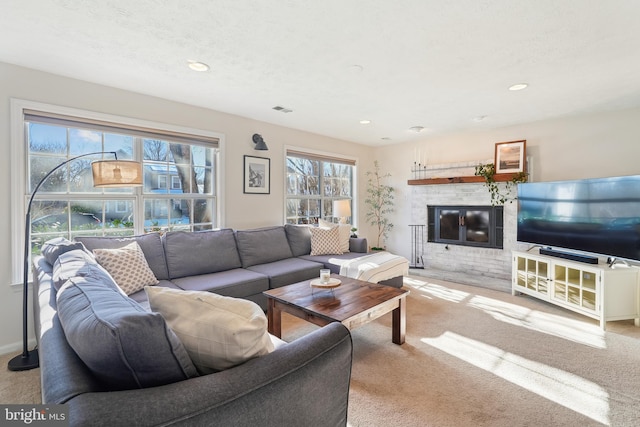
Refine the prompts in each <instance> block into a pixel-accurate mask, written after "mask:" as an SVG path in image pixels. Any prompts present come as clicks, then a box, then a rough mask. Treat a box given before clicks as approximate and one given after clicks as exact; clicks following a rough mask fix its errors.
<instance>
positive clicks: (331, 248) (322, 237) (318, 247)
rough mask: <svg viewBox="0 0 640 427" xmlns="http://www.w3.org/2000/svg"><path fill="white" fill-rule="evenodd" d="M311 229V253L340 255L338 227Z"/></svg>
mask: <svg viewBox="0 0 640 427" xmlns="http://www.w3.org/2000/svg"><path fill="white" fill-rule="evenodd" d="M309 230H310V231H311V255H340V254H341V253H342V249H341V248H340V234H339V231H338V227H336V226H334V227H331V228H320V227H313V228H310V229H309Z"/></svg>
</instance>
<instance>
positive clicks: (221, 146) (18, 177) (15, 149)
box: [10, 98, 226, 286]
mask: <svg viewBox="0 0 640 427" xmlns="http://www.w3.org/2000/svg"><path fill="white" fill-rule="evenodd" d="M25 110H27V111H28V110H35V111H40V112H43V113H49V114H58V115H64V116H69V117H77V118H78V119H79V120H95V121H103V122H112V123H117V124H121V125H122V126H131V127H138V128H147V129H155V130H158V131H164V132H169V133H181V134H187V135H193V136H195V137H197V136H202V137H203V138H207V139H209V138H213V139H217V140H218V147H217V148H218V153H217V157H216V165H215V171H216V173H215V174H214V177H213V179H214V183H213V185H214V191H215V199H216V218H217V221H216V222H215V223H214V224H213V227H214V228H221V227H224V224H225V218H224V212H225V209H224V208H223V204H224V200H225V194H224V186H222V185H221V182H222V181H223V179H222V178H223V177H224V176H225V166H224V165H225V151H226V150H225V135H224V134H222V133H218V132H212V131H207V130H203V129H195V128H188V127H183V126H176V125H170V124H166V123H160V122H155V121H149V120H142V119H134V118H130V117H125V116H118V115H115V114H106V113H98V112H94V111H90V110H83V109H77V108H70V107H63V106H59V105H53V104H46V103H41V102H35V101H27V100H23V99H16V98H11V99H10V133H11V136H10V138H11V139H10V140H11V144H10V152H11V153H10V155H11V174H10V176H11V179H10V181H11V193H10V198H11V199H10V200H11V228H12V232H11V252H12V255H11V284H13V285H16V286H17V285H18V284H21V283H22V274H23V271H22V270H23V263H24V260H23V254H24V237H25V236H24V230H25V217H26V208H27V203H26V200H28V197H29V196H30V195H31V193H30V190H29V189H28V188H27V182H29V177H28V176H27V174H28V171H29V168H28V166H27V163H28V161H29V151H28V149H27V147H26V144H25V126H24V122H25ZM39 195H40V194H39ZM110 197H111V195H110ZM112 198H113V197H112ZM129 198H130V197H129ZM137 200H142V199H137ZM143 205H144V202H142V201H140V202H139V203H136V204H135V205H134V210H135V211H136V212H138V213H141V214H142V215H144V206H143ZM142 222H144V221H142ZM138 228H139V229H138ZM141 230H142V228H140V227H137V228H136V229H135V233H136V234H138V231H140V232H142V231H141Z"/></svg>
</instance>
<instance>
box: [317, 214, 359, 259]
mask: <svg viewBox="0 0 640 427" xmlns="http://www.w3.org/2000/svg"><path fill="white" fill-rule="evenodd" d="M318 226H320V227H322V228H331V227H335V226H336V224H334V223H332V222H329V221H325V220H324V219H319V220H318ZM337 226H338V233H339V234H340V250H341V251H342V253H345V252H349V239H350V238H351V224H337Z"/></svg>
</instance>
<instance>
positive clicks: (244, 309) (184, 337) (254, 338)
mask: <svg viewBox="0 0 640 427" xmlns="http://www.w3.org/2000/svg"><path fill="white" fill-rule="evenodd" d="M145 291H146V292H147V295H148V296H149V305H150V307H151V310H153V311H157V312H159V313H161V314H162V316H163V317H164V318H165V319H166V321H167V323H168V324H169V325H170V326H171V329H172V330H173V331H174V332H175V333H176V335H178V337H180V339H181V341H182V343H183V344H184V346H185V348H186V349H187V352H188V353H189V356H191V360H192V361H193V363H194V365H195V366H196V367H197V368H198V371H199V372H200V373H202V374H208V373H211V372H216V371H221V370H223V369H228V368H231V367H233V366H236V365H239V364H241V363H244V362H246V361H247V360H249V359H252V358H254V357H258V356H262V355H265V354H268V353H270V352H271V351H273V349H274V346H273V343H272V341H271V339H270V338H269V334H268V333H267V317H266V316H265V314H264V312H263V311H262V309H261V308H260V307H259V306H258V305H257V304H255V303H253V302H251V301H247V300H243V299H238V298H231V297H224V296H221V295H217V294H214V293H211V292H199V291H176V290H174V289H168V288H158V287H147V288H145Z"/></svg>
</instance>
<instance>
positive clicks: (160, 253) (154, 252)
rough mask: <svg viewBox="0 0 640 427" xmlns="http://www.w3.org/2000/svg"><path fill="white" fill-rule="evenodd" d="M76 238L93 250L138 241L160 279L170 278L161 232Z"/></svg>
mask: <svg viewBox="0 0 640 427" xmlns="http://www.w3.org/2000/svg"><path fill="white" fill-rule="evenodd" d="M74 240H76V241H78V242H82V243H83V244H84V246H85V247H86V248H87V249H88V250H89V251H92V252H93V250H94V249H114V248H121V247H123V246H127V245H128V244H130V243H131V242H137V243H138V245H140V249H142V252H143V253H144V257H145V258H146V259H147V263H148V264H149V268H151V271H153V274H154V275H155V276H156V278H157V279H158V280H167V279H169V272H168V271H167V261H166V259H165V256H164V249H163V248H162V241H161V239H160V233H149V234H142V235H140V236H131V237H93V236H78V237H74Z"/></svg>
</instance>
